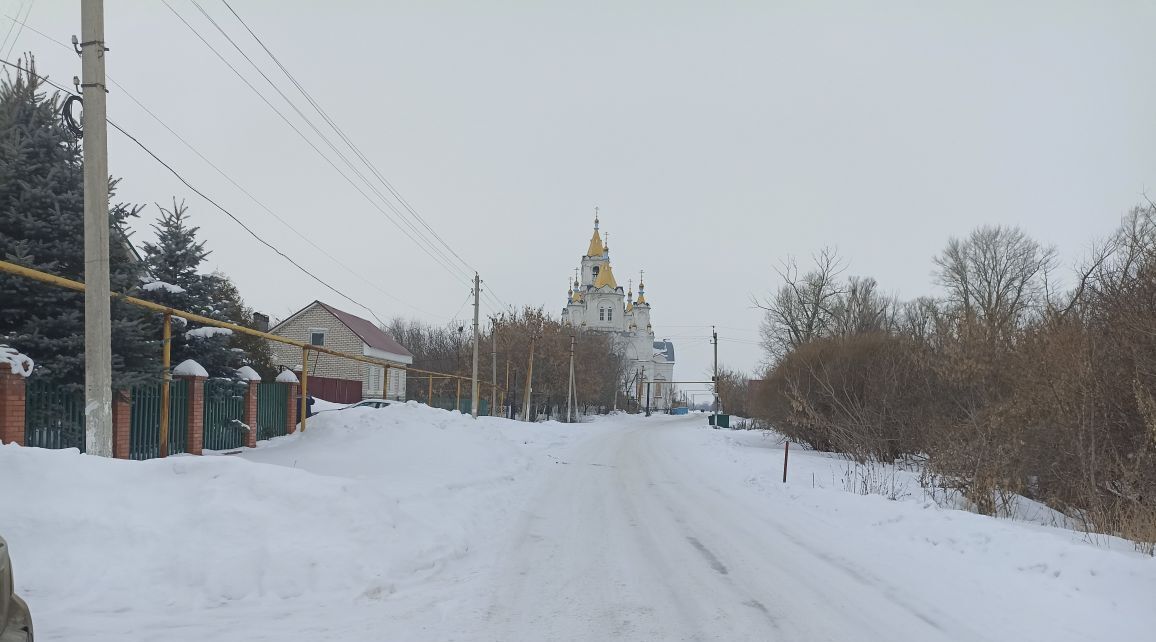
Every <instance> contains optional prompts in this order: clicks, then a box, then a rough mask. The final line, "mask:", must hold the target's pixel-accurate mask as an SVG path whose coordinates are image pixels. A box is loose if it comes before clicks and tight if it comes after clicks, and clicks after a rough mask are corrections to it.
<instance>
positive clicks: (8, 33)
mask: <svg viewBox="0 0 1156 642" xmlns="http://www.w3.org/2000/svg"><path fill="white" fill-rule="evenodd" d="M21 11H24V0H20V5H19V6H18V7H16V17H17V18H19V17H20V12H21ZM15 28H16V21H15V20H13V22H12V24H10V25H8V31H6V32H5V33H4V40H0V50H2V49H4V47H7V46H8V38H10V37H11V36H12V30H13V29H15Z"/></svg>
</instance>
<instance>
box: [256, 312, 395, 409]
mask: <svg viewBox="0 0 1156 642" xmlns="http://www.w3.org/2000/svg"><path fill="white" fill-rule="evenodd" d="M269 332H270V333H272V334H275V335H277V336H281V337H285V338H286V339H293V340H295V341H301V342H303V343H309V344H312V345H315V346H324V347H325V348H328V349H329V350H334V351H337V352H341V353H344V354H352V355H360V356H366V357H373V358H374V359H381V360H384V361H388V362H390V363H391V364H397V365H398V367H397V368H390V369H389V381H384V377H383V374H384V373H383V370H384V368H382V367H380V366H375V365H371V364H368V363H365V362H363V361H354V360H352V359H343V358H341V357H338V356H335V355H331V354H325V353H322V352H312V351H311V352H310V353H309V391H310V393H312V395H313V396H315V397H318V398H321V399H325V400H327V401H334V402H338V403H353V402H356V401H360V400H362V399H364V398H369V397H382V398H386V399H401V400H404V399H405V370H404V366H407V365H410V364H412V363H413V354H411V353H410V351H409V350H406V349H405V347H404V346H402V345H401V344H400V343H398V342H397V341H396V340H394V338H393V337H391V336H389V334H388V333H386V332H385V331H383V330H382V329H381V328H379V327H377V325H376V324H375V323H373V322H372V321H369V320H367V319H363V318H361V317H359V316H357V315H355V314H350V313H349V312H344V311H342V310H338V309H337V308H335V307H333V306H331V305H328V304H326V303H322V302H321V301H314V302H313V303H310V304H309V305H307V306H305V307H304V308H302V309H300V310H298V311H297V312H295V313H293V314H292V315H290V316H289V317H288V318H287V319H285V320H284V321H281V322H280V323H278V324H277V325H275V326H273V327H272V328H270V329H269ZM269 345H270V347H271V349H272V351H273V363H274V364H275V365H278V366H284V367H286V368H289V369H292V370H300V368H301V361H302V359H301V350H300V349H299V348H296V347H294V346H291V345H286V344H283V343H277V342H275V341H270V342H269ZM383 385H384V387H383ZM354 397H356V399H355V398H354Z"/></svg>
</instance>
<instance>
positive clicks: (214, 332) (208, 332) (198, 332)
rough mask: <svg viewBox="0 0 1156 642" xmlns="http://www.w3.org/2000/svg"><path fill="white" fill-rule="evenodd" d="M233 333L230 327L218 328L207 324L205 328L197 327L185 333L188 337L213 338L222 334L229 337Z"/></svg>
mask: <svg viewBox="0 0 1156 642" xmlns="http://www.w3.org/2000/svg"><path fill="white" fill-rule="evenodd" d="M232 334H233V331H232V330H230V329H228V328H216V327H213V326H210V325H207V326H205V327H203V328H195V329H193V330H189V331H188V332H186V333H185V337H186V338H188V339H211V338H213V337H217V336H221V337H227V336H230V335H232Z"/></svg>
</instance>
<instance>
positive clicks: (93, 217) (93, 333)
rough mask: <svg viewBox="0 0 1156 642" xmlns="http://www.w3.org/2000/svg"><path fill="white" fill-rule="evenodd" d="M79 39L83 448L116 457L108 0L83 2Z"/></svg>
mask: <svg viewBox="0 0 1156 642" xmlns="http://www.w3.org/2000/svg"><path fill="white" fill-rule="evenodd" d="M80 36H81V38H80V40H81V42H80V51H81V78H82V81H81V83H80V86H81V87H82V89H83V92H84V134H83V136H84V284H85V288H84V404H85V413H84V448H85V452H87V453H88V454H90V455H97V456H100V457H112V322H111V321H110V318H111V302H110V300H109V291H110V287H109V282H108V273H109V267H108V229H109V225H108V123H107V120H106V119H107V116H108V112H107V108H106V107H107V102H106V100H107V96H105V93H106V91H107V89H106V88H105V79H104V52H105V51H107V50H108V49H107V48H106V47H105V46H104V0H82V2H81V4H80Z"/></svg>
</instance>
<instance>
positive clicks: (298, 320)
mask: <svg viewBox="0 0 1156 642" xmlns="http://www.w3.org/2000/svg"><path fill="white" fill-rule="evenodd" d="M315 328H316V329H323V330H325V347H326V348H329V349H330V350H337V351H338V352H345V353H347V354H356V355H361V353H362V348H363V347H364V345H365V344H364V342H362V340H361V337H358V336H357V335H356V334H354V333H353V331H352V330H350V329H349V328H347V327H346V326H345V324H344V323H342V322H341V321H339V320H338V319H337V317H335V316H333V315H332V314H330V313H329V312H328V311H327V310H325V308H322V307H321V306H319V305H314V306H312V307H310V308H309V309H307V310H305V311H304V312H302V313H301V314H299V315H297V316H296V317H295V318H293V319H291V320H290V321H288V322H287V323H284V324H282V325H280V326H278V328H277V332H276V334H277V335H278V336H282V337H285V338H286V339H293V340H295V341H301V342H304V343H309V339H310V333H311V331H312V330H313V329H315ZM270 345H271V347H272V349H273V363H274V365H281V366H285V367H286V368H290V369H292V368H294V367H295V366H299V365H301V349H300V348H297V347H294V346H289V345H285V344H283V343H277V342H270ZM365 366H366V364H364V363H362V362H360V361H352V360H350V359H342V358H341V357H335V356H333V355H328V354H320V353H317V352H310V353H309V374H310V375H316V376H319V377H333V378H335V379H352V380H354V381H360V382H362V383H363V384H364V382H365V374H366V372H365Z"/></svg>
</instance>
